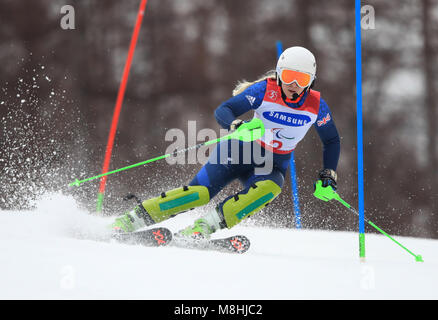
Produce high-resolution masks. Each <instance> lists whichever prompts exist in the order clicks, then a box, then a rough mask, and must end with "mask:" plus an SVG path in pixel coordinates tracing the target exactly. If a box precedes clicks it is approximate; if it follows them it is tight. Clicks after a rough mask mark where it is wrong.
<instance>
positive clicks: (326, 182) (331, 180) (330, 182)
mask: <svg viewBox="0 0 438 320" xmlns="http://www.w3.org/2000/svg"><path fill="white" fill-rule="evenodd" d="M337 179H338V175H337V174H336V171H335V170H332V169H323V170H321V171H320V172H319V179H318V180H321V181H322V186H323V187H324V188H325V187H327V186H331V187H332V188H333V190H335V191H336V189H337V188H338V186H337V183H336V181H337ZM315 184H316V183H315ZM315 184H314V185H313V187H314V188H315Z"/></svg>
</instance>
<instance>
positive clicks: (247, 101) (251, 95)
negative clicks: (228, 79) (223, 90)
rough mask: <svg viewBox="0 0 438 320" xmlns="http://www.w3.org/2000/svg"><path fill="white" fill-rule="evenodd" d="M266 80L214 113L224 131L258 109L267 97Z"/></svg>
mask: <svg viewBox="0 0 438 320" xmlns="http://www.w3.org/2000/svg"><path fill="white" fill-rule="evenodd" d="M265 91H266V80H265V81H261V82H257V83H255V84H253V85H251V86H250V87H248V88H247V89H245V90H244V91H243V92H242V93H240V94H238V95H236V96H234V97H232V98H230V99H228V100H227V101H225V102H223V103H222V104H221V105H220V106H219V107H217V109H216V110H215V112H214V116H215V118H216V121H217V122H218V123H219V125H220V126H221V127H222V128H224V129H228V130H229V129H230V125H231V122H233V121H234V120H235V119H236V118H237V117H239V116H241V115H242V114H244V113H246V112H248V111H250V110H253V109H257V108H258V107H259V106H260V105H261V103H262V101H263V97H264V95H265Z"/></svg>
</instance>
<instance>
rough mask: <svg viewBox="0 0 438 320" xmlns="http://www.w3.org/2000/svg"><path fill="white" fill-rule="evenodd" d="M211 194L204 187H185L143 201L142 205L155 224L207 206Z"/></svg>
mask: <svg viewBox="0 0 438 320" xmlns="http://www.w3.org/2000/svg"><path fill="white" fill-rule="evenodd" d="M209 201H210V193H209V192H208V189H207V187H204V186H184V187H182V188H177V189H173V190H170V191H167V192H163V193H162V194H161V195H160V196H159V197H156V198H152V199H148V200H145V201H143V203H142V205H143V207H144V208H145V210H146V212H147V213H148V214H149V216H150V217H151V218H152V220H153V221H154V222H155V223H158V222H161V221H164V220H167V219H168V218H170V217H172V216H175V215H176V214H178V213H181V212H184V211H187V210H190V209H193V208H195V207H199V206H202V205H205V204H207V203H208V202H209Z"/></svg>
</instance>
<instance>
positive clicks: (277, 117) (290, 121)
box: [263, 111, 312, 127]
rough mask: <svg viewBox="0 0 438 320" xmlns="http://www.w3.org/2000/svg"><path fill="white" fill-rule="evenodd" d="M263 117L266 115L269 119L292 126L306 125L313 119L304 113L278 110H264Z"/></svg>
mask: <svg viewBox="0 0 438 320" xmlns="http://www.w3.org/2000/svg"><path fill="white" fill-rule="evenodd" d="M263 117H265V118H266V119H267V120H269V121H272V122H275V123H279V124H282V125H285V126H290V127H301V126H305V125H306V124H308V123H309V122H311V121H312V119H311V118H310V117H309V116H306V115H303V114H295V113H288V112H276V111H266V112H263Z"/></svg>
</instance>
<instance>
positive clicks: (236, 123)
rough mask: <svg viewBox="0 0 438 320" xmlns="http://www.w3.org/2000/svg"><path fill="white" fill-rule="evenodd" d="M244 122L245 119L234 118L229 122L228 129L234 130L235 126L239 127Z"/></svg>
mask: <svg viewBox="0 0 438 320" xmlns="http://www.w3.org/2000/svg"><path fill="white" fill-rule="evenodd" d="M244 123H245V121H243V120H240V119H236V120H234V121H233V122H231V125H230V130H231V131H235V130H236V129H237V128H239V127H240V126H241V125H242V124H244Z"/></svg>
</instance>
